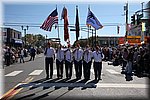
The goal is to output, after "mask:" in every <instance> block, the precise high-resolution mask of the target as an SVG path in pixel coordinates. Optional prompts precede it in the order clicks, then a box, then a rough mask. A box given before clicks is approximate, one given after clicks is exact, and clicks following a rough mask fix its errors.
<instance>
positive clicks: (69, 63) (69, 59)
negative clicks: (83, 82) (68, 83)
mask: <svg viewBox="0 0 150 100" xmlns="http://www.w3.org/2000/svg"><path fill="white" fill-rule="evenodd" d="M72 61H73V54H72V52H71V48H70V47H69V46H68V48H67V50H65V70H66V78H67V79H71V77H72Z"/></svg>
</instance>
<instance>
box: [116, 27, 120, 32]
mask: <svg viewBox="0 0 150 100" xmlns="http://www.w3.org/2000/svg"><path fill="white" fill-rule="evenodd" d="M119 30H120V27H119V26H117V33H118V34H119Z"/></svg>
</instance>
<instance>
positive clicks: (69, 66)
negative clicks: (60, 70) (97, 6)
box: [65, 60, 72, 78]
mask: <svg viewBox="0 0 150 100" xmlns="http://www.w3.org/2000/svg"><path fill="white" fill-rule="evenodd" d="M65 70H66V78H71V77H72V62H69V61H67V60H65Z"/></svg>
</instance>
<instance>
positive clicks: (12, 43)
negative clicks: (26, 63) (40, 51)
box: [2, 28, 23, 47]
mask: <svg viewBox="0 0 150 100" xmlns="http://www.w3.org/2000/svg"><path fill="white" fill-rule="evenodd" d="M2 43H3V45H6V46H9V47H22V46H23V41H22V36H21V32H19V31H17V30H14V29H12V28H2Z"/></svg>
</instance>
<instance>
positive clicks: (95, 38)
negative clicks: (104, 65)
mask: <svg viewBox="0 0 150 100" xmlns="http://www.w3.org/2000/svg"><path fill="white" fill-rule="evenodd" d="M95 47H96V29H95Z"/></svg>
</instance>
